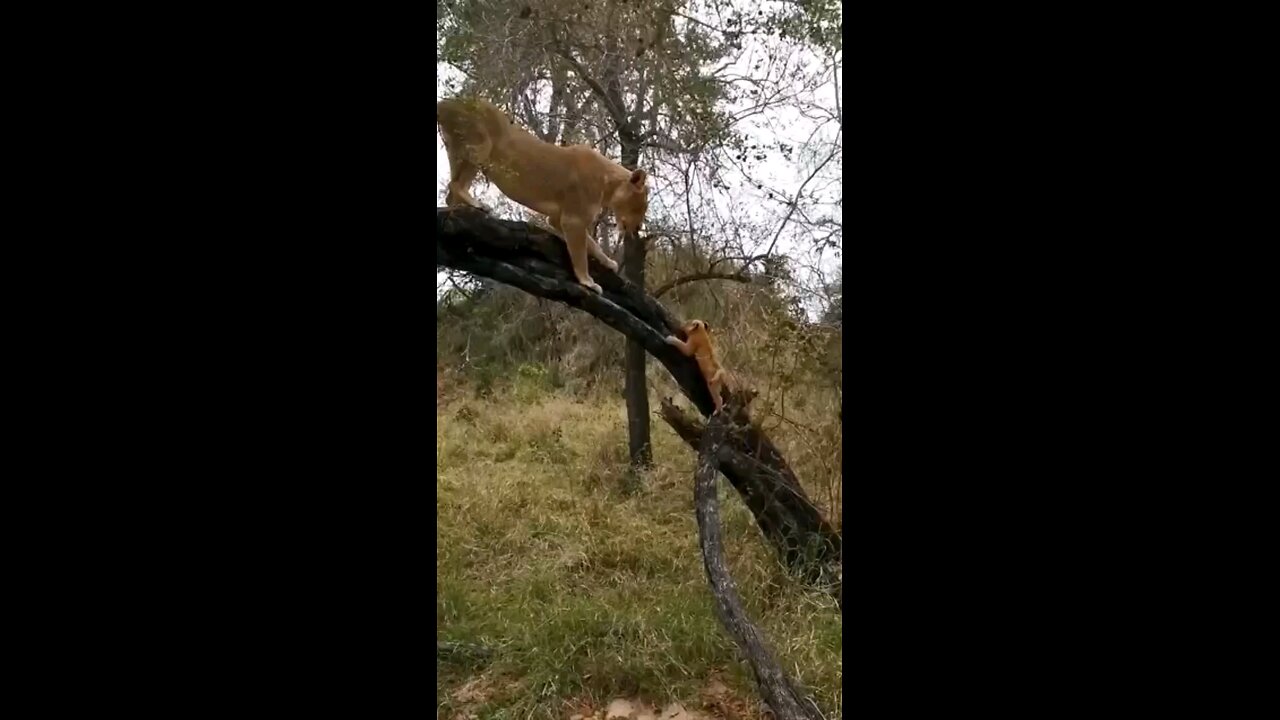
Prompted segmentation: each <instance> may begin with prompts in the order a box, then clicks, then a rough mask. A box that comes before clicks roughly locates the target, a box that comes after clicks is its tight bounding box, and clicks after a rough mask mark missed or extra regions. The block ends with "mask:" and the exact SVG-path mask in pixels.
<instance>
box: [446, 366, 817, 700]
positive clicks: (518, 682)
mask: <svg viewBox="0 0 1280 720" xmlns="http://www.w3.org/2000/svg"><path fill="white" fill-rule="evenodd" d="M655 384H659V383H655ZM557 385H559V383H548V382H546V381H545V378H544V376H543V375H542V374H540V373H538V372H525V373H516V374H515V375H514V380H513V381H510V382H505V383H504V382H496V383H495V382H493V381H490V380H486V382H485V387H484V392H483V393H480V395H483V396H482V397H478V396H477V395H478V393H477V392H476V387H475V386H474V385H473V384H471V383H470V382H469V381H466V380H462V379H460V378H458V377H440V378H438V383H437V394H438V398H437V410H436V417H437V425H436V427H437V430H436V458H437V460H436V520H437V530H436V580H437V587H438V590H437V595H436V631H437V635H438V639H439V640H441V641H448V642H455V643H474V644H476V645H479V646H483V647H485V648H487V649H488V650H489V651H490V652H491V655H490V656H489V657H488V658H480V657H475V656H471V655H468V654H466V653H462V652H459V653H453V654H449V655H447V656H445V657H444V658H442V659H441V661H440V665H439V671H438V674H437V677H436V692H437V701H438V710H437V717H441V718H454V717H459V716H460V717H469V716H475V717H478V718H490V717H492V718H503V717H511V718H522V719H523V718H530V717H533V718H569V717H571V716H573V715H575V714H578V715H582V714H591V713H594V712H597V711H603V710H604V708H605V707H606V706H607V705H608V704H609V702H610V701H611V700H613V699H615V698H629V699H636V700H639V701H642V702H646V703H648V704H650V705H652V706H656V707H657V708H662V707H664V706H666V705H667V704H668V703H669V702H672V701H678V702H681V703H683V704H684V706H685V707H687V708H688V709H689V710H694V711H701V712H704V713H706V714H707V715H709V716H712V717H726V718H732V717H744V718H746V717H759V714H758V708H757V706H756V701H755V694H754V690H753V686H752V681H751V679H750V676H749V671H748V670H747V669H746V668H745V667H744V666H742V664H741V663H740V662H739V660H738V658H737V656H736V650H735V648H734V645H733V643H732V641H731V640H730V639H729V637H728V636H727V635H726V634H725V632H724V631H723V629H722V628H721V627H720V625H719V623H718V622H717V620H716V617H715V614H714V612H713V610H712V601H711V596H710V592H709V590H708V587H707V581H706V575H705V572H704V570H703V568H702V562H701V555H700V554H699V550H698V544H697V527H696V523H695V520H694V514H693V481H692V476H693V467H694V460H695V458H694V454H693V452H692V451H691V450H690V449H689V448H688V447H686V446H685V445H684V444H683V443H682V442H680V440H679V439H678V438H677V437H676V436H675V435H674V433H672V432H671V430H670V429H669V428H668V427H666V425H665V424H664V423H662V421H661V420H658V419H656V418H655V419H654V423H653V441H654V445H655V447H654V458H655V461H656V464H657V466H656V467H655V468H654V470H653V471H652V472H651V473H648V474H647V475H646V476H644V477H643V478H640V479H639V482H634V483H629V482H627V473H626V437H625V422H624V421H625V411H624V409H623V404H622V400H621V397H619V396H618V394H617V393H616V391H614V390H609V391H596V392H594V393H584V392H578V393H576V394H574V393H572V392H571V390H570V389H566V388H564V387H563V386H561V387H559V388H557V387H556V386H557ZM654 392H655V393H657V392H661V390H660V388H655V390H654ZM664 394H665V393H664ZM800 404H801V406H802V407H801V409H799V410H796V409H792V410H789V411H788V413H787V417H786V419H785V420H781V421H777V422H774V423H771V424H770V425H768V427H771V429H770V430H769V432H770V433H771V434H772V435H773V436H774V437H775V440H777V441H778V443H779V445H781V446H782V447H783V449H784V452H786V453H787V454H788V457H789V458H790V459H791V461H792V464H793V465H794V466H795V467H796V470H797V472H798V473H799V474H800V476H801V478H802V479H803V480H804V481H805V482H806V483H813V484H814V485H813V486H811V487H810V490H811V494H812V496H813V497H814V499H815V501H818V502H819V504H820V505H821V506H822V507H823V509H824V511H827V512H830V511H831V509H832V508H831V503H833V502H839V500H838V493H837V492H835V491H834V489H833V484H835V483H836V482H837V481H836V480H835V479H833V475H832V473H833V472H834V473H835V476H834V477H835V478H838V464H835V461H834V460H833V454H832V453H833V450H832V447H833V445H832V444H833V443H834V447H835V448H838V447H839V437H838V426H836V429H835V430H832V426H831V425H832V424H831V423H830V422H827V424H823V425H821V427H818V426H817V423H818V422H819V421H818V420H816V419H813V418H805V417H804V415H803V413H804V412H805V410H804V408H805V407H807V408H809V409H810V411H812V412H813V413H814V418H819V417H822V418H827V419H828V420H831V419H833V418H834V416H835V413H834V411H833V410H832V408H831V403H830V400H829V399H828V398H825V397H818V398H817V399H814V398H813V397H808V398H807V400H806V401H803V402H801V403H800ZM797 412H799V413H801V414H799V415H797V414H796V413H797ZM802 428H805V429H802ZM833 464H835V469H834V471H833ZM721 498H722V519H723V522H724V529H725V541H726V544H727V546H728V552H729V555H730V564H731V567H732V568H733V571H734V577H735V579H736V580H737V582H738V585H739V589H740V591H741V593H742V595H743V597H744V600H745V601H746V604H747V608H748V611H749V612H750V613H751V616H752V617H753V618H754V619H755V620H756V622H757V623H759V624H760V626H761V627H762V628H763V629H764V630H765V632H766V634H767V637H768V638H769V640H770V642H771V643H772V644H773V646H774V648H775V650H776V651H777V653H778V655H779V656H780V657H779V659H780V661H781V663H782V665H783V667H785V668H787V670H788V671H789V672H790V673H792V675H793V676H794V677H796V678H797V679H798V680H799V681H800V682H801V683H803V684H804V685H805V686H806V687H808V688H809V689H811V690H812V691H813V692H814V694H815V697H816V699H817V700H818V702H819V704H820V705H821V706H822V708H823V710H824V712H826V713H827V715H828V717H839V716H840V714H841V704H842V703H841V696H840V692H841V691H840V681H841V672H842V665H841V651H840V635H841V618H840V615H839V613H838V612H836V610H835V607H834V602H833V601H832V600H831V599H830V598H828V597H825V596H822V595H820V594H817V593H813V592H807V591H806V590H805V589H803V588H802V587H800V586H798V585H797V584H796V583H794V582H793V581H792V580H791V579H789V578H788V577H787V576H786V575H785V573H784V572H783V571H782V569H781V568H780V566H779V565H778V563H777V562H776V560H775V559H774V558H773V556H772V554H771V552H770V550H769V548H767V547H766V546H765V544H764V543H763V541H762V540H761V538H760V535H759V531H758V530H757V528H756V527H755V525H754V523H753V521H752V519H751V516H750V514H749V513H748V512H747V511H746V509H745V508H744V507H743V506H742V503H741V501H740V500H739V499H738V498H737V496H736V495H735V494H734V492H733V490H732V488H729V487H728V485H727V484H726V483H724V482H723V481H722V483H721Z"/></svg>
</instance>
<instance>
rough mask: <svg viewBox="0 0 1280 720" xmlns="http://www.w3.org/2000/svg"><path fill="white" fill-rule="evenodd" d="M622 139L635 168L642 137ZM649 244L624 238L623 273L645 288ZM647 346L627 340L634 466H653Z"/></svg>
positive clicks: (627, 158) (628, 165) (630, 165)
mask: <svg viewBox="0 0 1280 720" xmlns="http://www.w3.org/2000/svg"><path fill="white" fill-rule="evenodd" d="M619 138H620V139H621V141H622V165H623V167H626V168H627V169H629V170H635V169H636V165H637V163H639V162H640V139H639V138H638V137H636V136H635V134H634V133H632V132H622V133H619ZM648 255H649V253H648V248H647V247H646V246H645V242H644V241H643V240H641V239H640V237H639V235H638V234H637V233H632V232H629V233H627V234H626V237H625V238H624V239H623V241H622V274H623V276H624V277H626V278H627V280H630V281H631V283H632V284H633V285H635V286H636V287H638V288H640V289H641V290H644V268H645V264H646V262H647V261H648ZM647 357H648V356H647V355H646V354H645V351H644V347H642V346H641V345H640V344H639V343H637V342H636V341H634V340H628V341H627V352H626V361H625V376H624V382H625V387H624V389H623V394H624V395H625V396H626V399H627V447H628V448H629V449H630V451H631V467H632V469H633V470H639V469H643V468H648V467H652V466H653V447H652V446H651V445H650V433H649V382H648V380H647V378H646V377H645V361H646V358H647Z"/></svg>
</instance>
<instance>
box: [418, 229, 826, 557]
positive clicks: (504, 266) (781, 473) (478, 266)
mask: <svg viewBox="0 0 1280 720" xmlns="http://www.w3.org/2000/svg"><path fill="white" fill-rule="evenodd" d="M588 262H589V264H590V265H589V267H590V272H591V276H592V278H593V279H595V281H596V282H597V283H598V284H599V285H600V286H601V288H603V290H604V292H603V294H597V293H595V292H593V291H591V290H588V289H587V288H584V287H582V286H581V285H579V284H578V283H577V281H576V280H575V279H574V277H573V274H572V272H571V271H570V264H569V252H568V248H566V247H565V244H564V241H563V240H561V239H560V238H559V237H557V236H556V235H553V234H551V233H550V232H547V231H545V230H543V229H541V228H538V227H535V226H532V225H529V224H528V223H523V222H516V221H511V220H501V219H498V218H495V217H493V216H491V215H489V214H488V213H485V212H482V211H480V210H476V209H474V208H437V209H436V266H437V267H448V268H453V269H456V270H462V271H465V272H469V273H471V274H473V275H481V276H484V277H487V278H491V279H493V280H497V281H498V282H501V283H505V284H507V285H511V286H513V287H516V288H519V289H521V290H523V291H525V292H527V293H529V294H531V295H536V296H538V297H543V298H547V299H550V300H557V301H559V302H563V303H565V304H566V305H570V306H572V307H576V308H578V309H580V310H583V311H584V312H587V313H589V314H591V315H592V316H594V317H596V318H597V319H599V320H600V321H601V322H603V323H605V324H606V325H608V326H609V327H611V328H613V329H614V330H617V331H618V332H620V333H622V334H623V335H626V336H627V337H628V338H629V339H631V340H634V341H635V342H636V343H638V344H639V345H640V346H641V347H643V348H644V350H645V352H647V353H648V354H650V355H652V356H653V357H654V358H655V359H656V360H657V361H658V362H660V363H662V366H663V367H665V368H666V369H667V371H668V372H670V373H671V376H672V378H674V379H675V381H676V383H677V384H678V385H679V386H680V390H681V391H682V392H683V393H684V395H685V396H686V397H687V398H688V399H689V400H690V401H691V402H692V403H693V404H694V406H696V407H697V408H698V410H699V412H701V413H702V414H703V416H710V415H711V412H712V410H713V409H714V408H715V405H714V403H713V402H712V400H711V392H710V391H709V390H708V389H707V384H706V381H705V380H704V379H703V377H702V374H701V372H700V371H699V370H698V365H697V362H696V361H695V360H693V359H692V358H687V357H685V356H684V355H682V354H681V353H680V351H679V350H677V349H675V348H674V347H672V346H670V345H668V344H667V343H666V341H665V338H666V336H667V335H672V334H676V332H677V330H678V328H679V327H680V322H679V321H678V320H677V319H676V318H675V317H674V316H673V315H672V314H671V312H670V311H668V310H667V309H666V308H665V307H663V306H662V304H661V303H659V302H658V301H657V300H655V299H653V298H652V297H650V296H649V295H647V294H645V293H644V292H643V290H641V289H639V288H637V286H635V285H634V284H632V283H630V282H628V281H627V280H626V279H625V278H623V277H621V276H620V275H618V274H617V273H615V272H612V271H610V270H609V269H607V268H605V267H604V266H602V265H600V264H599V263H598V262H596V260H595V259H594V258H590V259H589V260H588ZM729 399H730V400H731V401H733V400H735V399H736V396H734V395H732V394H729ZM738 404H739V405H741V403H738ZM681 415H683V414H682V413H681ZM663 417H664V418H665V419H667V422H668V423H671V422H672V420H671V417H668V414H667V413H666V411H665V409H664V414H663ZM734 419H735V421H736V422H741V423H742V425H743V426H744V427H745V428H746V429H745V430H744V431H743V432H741V433H735V434H734V436H733V437H731V438H730V440H729V444H730V446H731V447H732V448H733V450H734V451H735V452H736V453H737V455H736V456H735V460H737V459H738V458H740V460H739V461H735V462H726V463H724V464H723V466H722V471H723V472H725V474H726V477H728V478H729V481H730V483H732V484H733V486H734V488H735V489H737V490H738V492H739V493H741V494H742V495H743V498H744V500H746V501H747V507H748V508H750V509H751V512H752V513H753V514H754V515H755V518H756V522H757V523H758V524H759V525H760V529H761V531H762V532H763V533H764V535H765V537H766V538H767V539H768V541H769V542H770V543H771V544H772V545H773V546H774V547H775V548H776V549H777V551H778V553H779V555H780V556H781V557H782V558H783V560H784V562H786V563H787V565H788V566H789V567H791V568H792V569H793V570H796V571H799V572H800V573H802V575H803V576H804V577H805V578H807V579H809V580H810V581H817V580H818V579H820V578H822V577H825V576H826V575H827V573H826V572H825V568H828V567H831V566H832V565H834V564H837V563H838V562H839V561H840V542H839V536H838V535H837V534H836V533H835V532H834V531H833V530H832V528H831V526H830V524H828V523H827V522H826V520H825V519H823V517H822V515H821V513H819V512H818V511H817V509H816V508H815V507H814V506H813V503H812V502H810V501H809V499H808V497H807V496H806V494H805V492H804V489H803V488H802V487H801V486H800V483H799V481H798V480H797V479H796V476H795V473H794V472H792V470H791V468H790V466H789V465H788V464H787V461H786V459H785V458H784V457H783V456H782V453H781V452H779V451H778V449H777V447H775V446H774V444H773V442H772V441H771V440H769V438H768V437H767V436H766V435H765V434H764V433H763V432H762V431H760V430H759V428H756V427H754V426H752V425H751V424H750V422H749V418H747V416H746V411H745V410H739V411H737V412H736V413H735V418H734ZM684 426H685V428H686V431H687V432H688V433H689V434H687V435H686V433H682V431H681V428H680V427H677V426H676V425H675V424H673V425H672V427H674V428H676V432H678V433H681V436H682V437H684V438H685V439H686V441H689V439H690V437H693V435H694V431H689V430H688V428H692V427H693V425H692V423H689V422H686V423H684ZM692 444H693V445H694V447H696V445H697V444H696V442H694V443H692ZM779 503H780V504H781V506H782V507H781V508H780V509H779V508H774V507H773V506H774V505H775V504H779Z"/></svg>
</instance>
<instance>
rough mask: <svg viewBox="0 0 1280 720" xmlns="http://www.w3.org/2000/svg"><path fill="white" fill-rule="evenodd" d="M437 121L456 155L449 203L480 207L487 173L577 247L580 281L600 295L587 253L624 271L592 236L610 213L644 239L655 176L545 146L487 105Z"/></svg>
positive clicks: (573, 255)
mask: <svg viewBox="0 0 1280 720" xmlns="http://www.w3.org/2000/svg"><path fill="white" fill-rule="evenodd" d="M436 122H437V124H438V125H439V126H440V137H441V139H443V140H444V147H445V151H446V152H447V153H448V155H449V174H450V179H449V192H448V194H447V195H446V196H445V204H446V205H449V206H457V205H471V206H472V207H477V208H479V207H480V204H479V203H477V202H476V201H475V198H473V197H471V192H470V187H471V183H472V181H473V180H475V177H476V173H477V172H480V171H483V172H484V174H485V177H487V178H488V179H489V181H490V182H492V183H493V184H494V185H496V186H498V189H499V190H501V191H502V194H503V195H506V196H507V197H509V198H511V199H512V200H514V201H516V202H518V203H520V204H521V205H523V206H525V207H527V208H529V209H530V210H533V211H535V212H540V213H542V214H544V215H546V216H547V218H548V219H549V220H550V221H551V226H552V227H553V228H555V229H556V231H557V232H559V233H560V236H561V237H563V238H564V241H565V243H566V244H567V245H568V246H569V259H570V261H571V262H572V263H573V274H574V277H576V278H577V279H578V282H579V283H581V284H582V285H584V286H586V287H589V288H591V289H592V290H595V291H596V292H600V286H599V285H597V284H596V283H595V281H593V280H592V279H591V275H590V274H589V273H588V272H587V254H588V253H590V254H591V255H592V256H593V257H595V259H596V260H598V261H599V262H600V264H601V265H604V266H605V267H607V268H609V269H610V270H613V271H617V269H618V264H617V263H616V262H614V261H613V260H612V259H611V258H610V257H609V256H608V255H605V254H604V251H603V250H601V249H600V246H599V245H598V244H597V243H596V240H595V238H593V237H591V227H592V225H594V224H595V221H596V218H597V217H598V216H599V215H600V212H601V210H603V209H604V208H606V207H608V208H612V209H613V212H614V214H615V215H616V216H617V218H618V224H619V225H620V226H621V228H620V230H621V231H622V232H628V231H630V232H638V231H639V230H640V226H641V225H642V224H643V223H644V216H645V213H646V212H648V210H649V186H648V184H647V182H646V180H647V177H648V175H647V173H645V171H644V170H636V171H634V172H632V171H631V170H628V169H626V168H625V167H623V166H621V165H619V164H618V163H616V162H613V161H612V160H610V159H608V158H606V157H605V156H603V155H601V154H600V153H598V152H596V150H595V149H594V148H591V147H587V146H586V145H571V146H569V147H561V146H559V145H552V144H550V143H546V142H543V141H542V140H541V139H539V138H538V137H536V136H534V135H532V134H531V133H529V132H527V131H526V130H525V129H524V128H521V127H520V126H518V125H516V124H514V123H513V122H512V121H511V120H510V119H509V118H508V117H507V116H506V115H505V114H504V113H503V112H502V111H501V110H499V109H498V108H496V107H494V106H493V105H492V104H490V103H488V102H485V101H484V100H475V99H460V98H452V99H448V100H441V101H440V102H438V103H436ZM481 209H483V208H481Z"/></svg>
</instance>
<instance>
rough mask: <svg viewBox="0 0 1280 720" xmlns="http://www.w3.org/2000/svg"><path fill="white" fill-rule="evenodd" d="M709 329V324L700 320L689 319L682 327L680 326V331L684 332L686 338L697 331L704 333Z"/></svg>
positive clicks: (697, 332)
mask: <svg viewBox="0 0 1280 720" xmlns="http://www.w3.org/2000/svg"><path fill="white" fill-rule="evenodd" d="M709 330H711V326H710V325H708V324H706V323H705V322H703V321H702V320H690V321H689V322H687V323H685V324H684V327H682V328H680V332H682V333H684V336H685V339H686V340H687V339H689V338H691V337H693V336H694V335H697V334H699V333H706V332H707V331H709Z"/></svg>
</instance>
